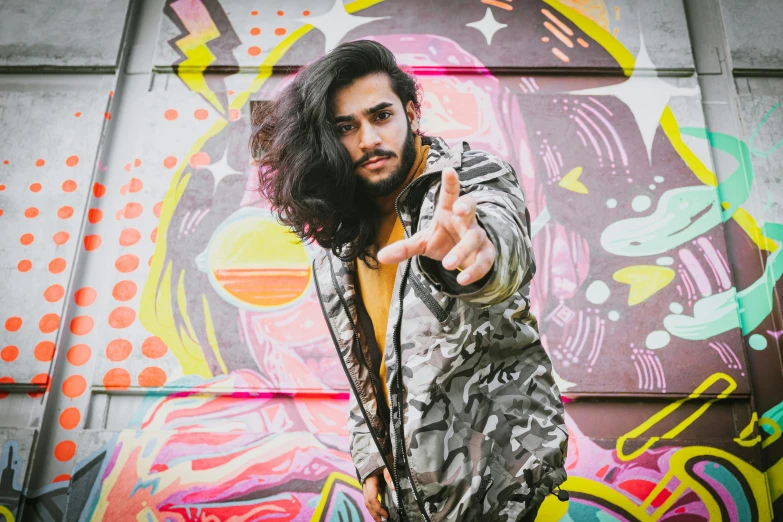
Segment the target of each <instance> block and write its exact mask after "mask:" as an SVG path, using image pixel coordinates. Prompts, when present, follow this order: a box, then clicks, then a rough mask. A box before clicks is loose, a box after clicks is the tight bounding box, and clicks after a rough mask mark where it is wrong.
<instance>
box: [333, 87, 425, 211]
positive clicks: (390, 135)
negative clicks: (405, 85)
mask: <svg viewBox="0 0 783 522" xmlns="http://www.w3.org/2000/svg"><path fill="white" fill-rule="evenodd" d="M333 104H334V123H335V127H336V129H337V134H338V135H339V136H340V142H342V144H343V146H345V149H346V150H347V151H348V154H349V156H350V158H351V162H352V163H353V167H354V171H355V172H356V175H357V176H358V177H359V180H360V185H361V187H362V188H363V190H364V192H365V193H366V194H367V195H368V196H370V197H383V196H387V195H389V194H391V193H392V192H394V190H395V189H396V188H397V187H399V186H400V185H401V184H402V183H403V182H404V181H405V178H406V177H407V175H408V172H409V171H410V168H411V166H412V165H413V156H414V154H415V151H414V149H413V134H412V131H415V130H417V129H418V125H419V123H418V120H417V118H416V112H415V110H414V108H413V102H410V101H409V102H408V103H407V105H406V106H405V107H403V105H402V102H401V101H400V98H399V97H398V96H397V95H396V94H395V93H394V90H393V89H392V87H391V82H390V79H389V76H388V75H386V74H385V73H373V74H369V75H367V76H364V77H362V78H358V79H356V80H355V81H354V82H353V83H351V84H350V85H347V86H345V87H342V88H340V89H338V90H337V91H336V92H335V93H334V100H333Z"/></svg>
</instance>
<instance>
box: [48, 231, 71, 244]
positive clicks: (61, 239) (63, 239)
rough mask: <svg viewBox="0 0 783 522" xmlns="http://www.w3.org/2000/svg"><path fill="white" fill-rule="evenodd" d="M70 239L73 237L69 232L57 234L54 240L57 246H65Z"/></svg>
mask: <svg viewBox="0 0 783 522" xmlns="http://www.w3.org/2000/svg"><path fill="white" fill-rule="evenodd" d="M70 237H71V235H70V234H69V233H68V232H57V233H56V234H55V235H54V237H53V238H52V239H54V242H55V244H57V245H64V244H65V243H67V242H68V239H70Z"/></svg>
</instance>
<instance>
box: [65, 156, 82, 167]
mask: <svg viewBox="0 0 783 522" xmlns="http://www.w3.org/2000/svg"><path fill="white" fill-rule="evenodd" d="M65 164H66V165H68V166H69V167H75V166H76V165H78V164H79V156H68V159H67V160H65Z"/></svg>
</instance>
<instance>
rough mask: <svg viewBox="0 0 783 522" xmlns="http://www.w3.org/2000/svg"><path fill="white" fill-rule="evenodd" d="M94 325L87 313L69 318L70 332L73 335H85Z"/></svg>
mask: <svg viewBox="0 0 783 522" xmlns="http://www.w3.org/2000/svg"><path fill="white" fill-rule="evenodd" d="M93 326H95V321H93V320H92V317H90V316H89V315H79V316H76V317H74V318H73V319H71V333H72V334H74V335H87V334H88V333H90V331H92V327H93Z"/></svg>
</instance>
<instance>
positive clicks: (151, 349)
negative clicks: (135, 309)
mask: <svg viewBox="0 0 783 522" xmlns="http://www.w3.org/2000/svg"><path fill="white" fill-rule="evenodd" d="M168 350H169V349H168V347H167V346H166V343H164V342H163V340H162V339H161V338H160V337H158V336H157V335H153V336H152V337H147V338H146V339H145V340H144V342H143V343H142V345H141V353H143V354H144V355H145V356H146V357H149V358H150V359H160V358H161V357H163V356H164V355H166V352H167V351H168Z"/></svg>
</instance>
